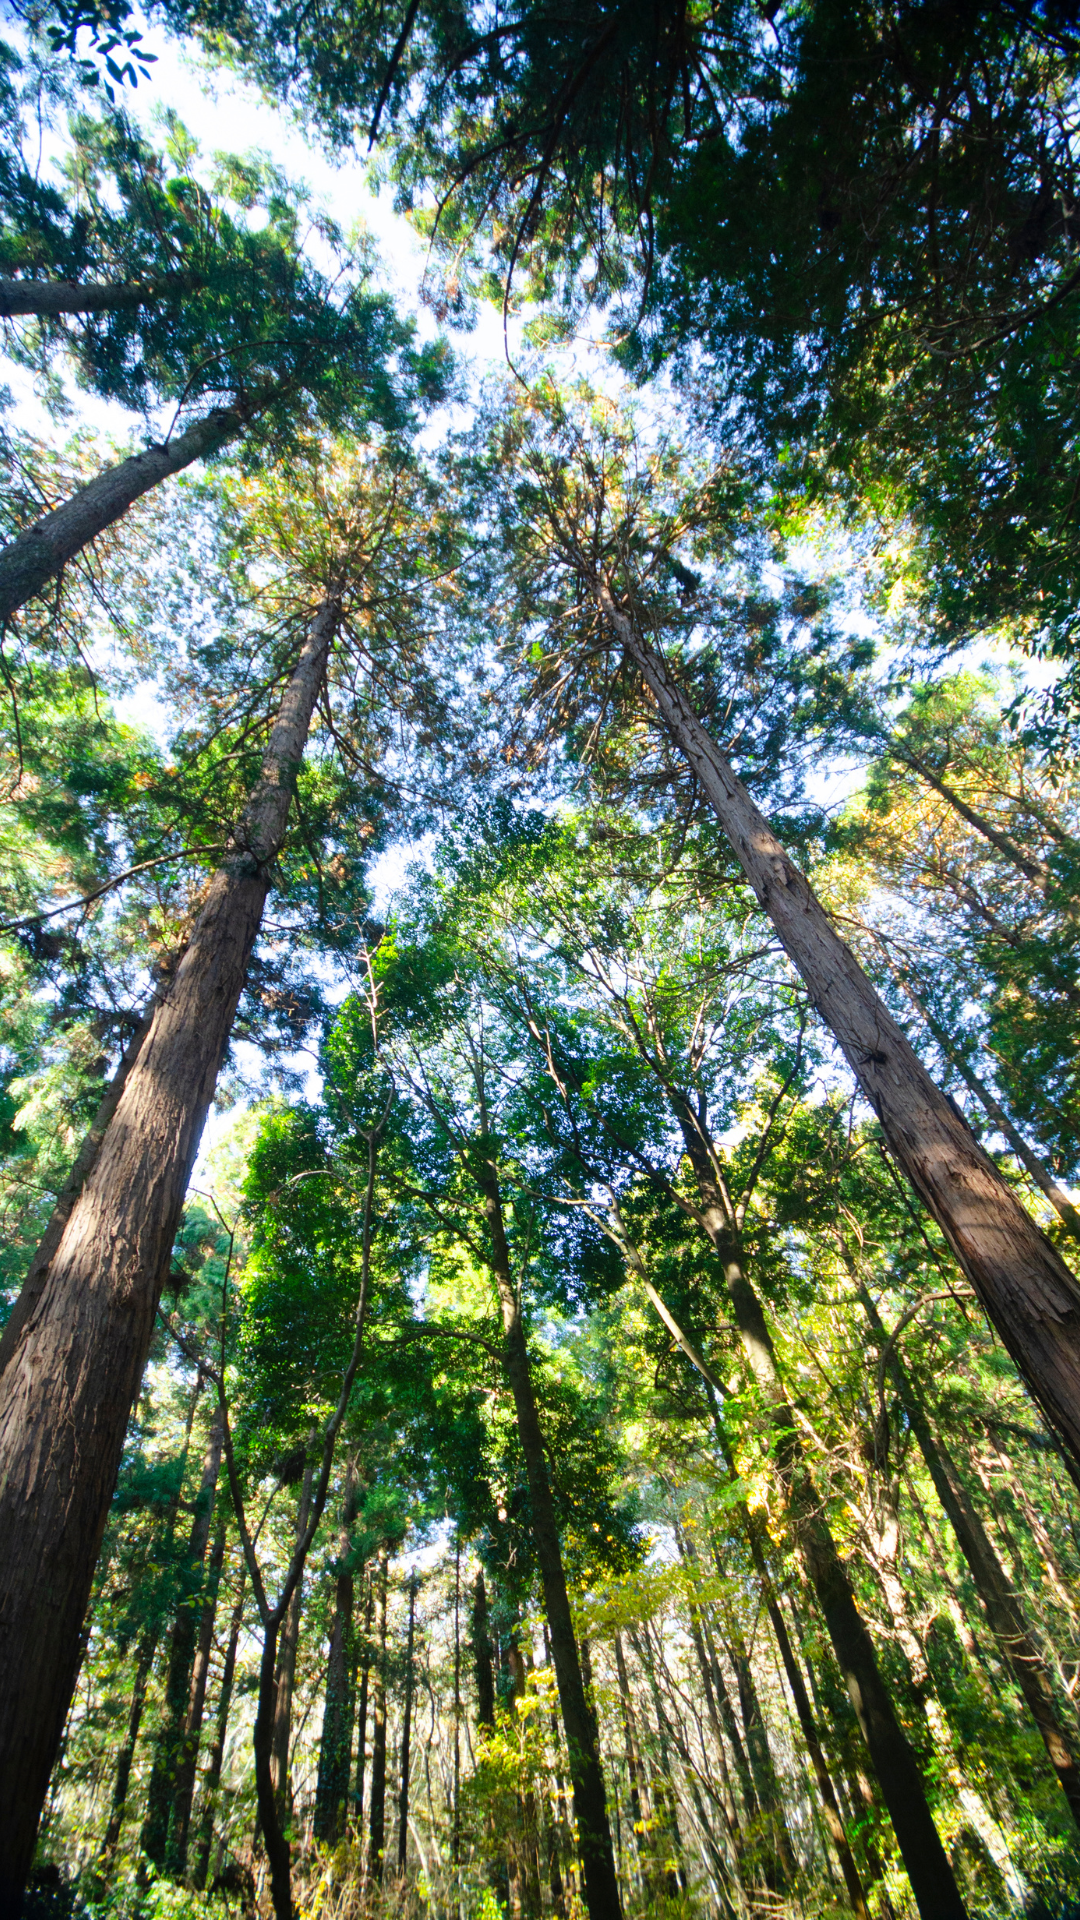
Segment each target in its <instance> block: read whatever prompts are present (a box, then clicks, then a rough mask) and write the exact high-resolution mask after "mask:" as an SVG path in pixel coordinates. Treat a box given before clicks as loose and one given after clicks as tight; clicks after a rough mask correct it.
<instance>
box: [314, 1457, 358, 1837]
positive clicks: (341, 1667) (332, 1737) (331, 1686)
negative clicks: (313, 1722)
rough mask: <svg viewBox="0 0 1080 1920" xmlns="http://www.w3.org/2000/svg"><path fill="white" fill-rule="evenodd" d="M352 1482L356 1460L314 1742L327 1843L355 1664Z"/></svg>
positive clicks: (344, 1797)
mask: <svg viewBox="0 0 1080 1920" xmlns="http://www.w3.org/2000/svg"><path fill="white" fill-rule="evenodd" d="M356 1485H357V1480H356V1462H355V1460H350V1461H349V1464H348V1466H347V1467H346V1469H345V1490H344V1494H343V1497H342V1503H341V1533H340V1535H339V1538H338V1574H337V1584H336V1587H335V1591H334V1614H333V1619H332V1621H331V1624H330V1648H329V1652H328V1654H327V1659H326V1704H325V1706H324V1708H323V1724H322V1738H321V1740H320V1742H319V1777H318V1781H317V1784H316V1788H315V1838H316V1840H324V1841H329V1842H331V1843H332V1842H334V1841H336V1840H340V1839H341V1836H342V1834H343V1833H344V1830H345V1809H346V1806H347V1803H348V1798H349V1762H350V1760H351V1757H352V1722H353V1701H354V1694H353V1684H354V1679H355V1669H356V1662H355V1658H354V1650H353V1639H354V1635H353V1605H354V1601H355V1584H354V1581H353V1574H352V1568H351V1566H350V1565H349V1554H350V1552H351V1548H352V1543H351V1541H350V1538H349V1528H350V1527H351V1526H352V1523H353V1521H354V1520H355V1518H356Z"/></svg>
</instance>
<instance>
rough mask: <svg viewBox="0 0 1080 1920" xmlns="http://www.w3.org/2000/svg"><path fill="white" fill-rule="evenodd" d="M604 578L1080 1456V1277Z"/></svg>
mask: <svg viewBox="0 0 1080 1920" xmlns="http://www.w3.org/2000/svg"><path fill="white" fill-rule="evenodd" d="M595 585H596V592H597V599H598V602H599V606H600V610H601V612H602V613H603V616H604V618H605V619H606V620H607V622H608V625H609V627H610V629H611V631H612V633H613V634H614V635H615V636H616V637H617V639H618V640H619V642H620V644H621V645H622V646H623V647H624V648H625V650H626V653H627V654H628V656H629V658H630V659H631V660H632V661H633V662H634V664H635V666H637V668H638V669H639V670H640V672H641V674H642V676H643V678H644V680H645V682H646V684H647V685H648V687H649V688H650V690H651V692H652V694H653V696H654V698H655V700H656V704H657V708H658V710H659V712H660V715H661V717H662V719H663V721H664V723H665V725H666V726H667V728H668V730H669V732H670V734H671V737H672V739H673V740H674V741H675V743H676V745H677V746H678V747H679V748H680V750H681V752H682V753H683V755H684V757H685V759H686V761H687V763H688V765H689V766H690V767H691V768H692V769H693V772H694V773H695V775H696V777H697V778H698V780H699V781H700V783H701V787H702V791H703V792H704V793H705V794H706V795H707V797H708V800H709V803H710V805H711V806H712V808H713V811H714V812H715V814H716V817H717V819H718V820H719V822H720V825H721V827H722V829H723V831H724V833H725V835H726V836H727V839H728V841H729V843H730V845H731V847H732V849H733V851H734V853H735V855H736V858H737V859H738V861H739V864H740V865H741V867H742V869H743V872H744V873H745V874H746V877H747V879H748V880H749V882H750V884H751V886H752V887H753V889H754V892H755V894H756V895H757V898H758V901H759V902H760V905H761V907H762V909H763V911H764V912H765V913H767V914H768V915H769V918H770V919H771V920H772V923H773V925H774V926H775V928H776V930H777V932H778V934H779V935H780V939H781V941H782V942H783V945H784V948H785V951H786V952H787V954H788V957H789V959H790V960H791V962H792V964H793V966H794V967H795V968H796V969H797V971H798V972H799V973H800V974H801V975H802V978H803V980H804V981H805V983H806V986H807V988H808V990H809V993H810V997H811V999H812V1000H813V1003H814V1005H815V1006H816V1008H817V1010H818V1013H819V1014H820V1015H821V1018H822V1020H823V1021H824V1022H825V1025H826V1026H827V1027H828V1028H829V1029H830V1030H831V1032H832V1033H833V1034H834V1035H835V1037H836V1039H837V1040H838V1042H839V1044H840V1046H841V1047H842V1049H843V1051H844V1054H845V1056H846V1058H847V1060H848V1063H849V1065H850V1067H851V1069H852V1071H853V1073H854V1074H855V1075H856V1077H857V1079H858V1081H859V1084H860V1086H861V1088H862V1090H863V1092H864V1094H865V1095H866V1098H867V1099H868V1100H869V1102H870V1104H871V1106H872V1107H873V1109H874V1111H875V1113H876V1114H877V1116H878V1118H879V1120H880V1121H881V1124H882V1127H883V1129H884V1131H885V1137H886V1139H887V1140H888V1142H889V1146H890V1147H891V1149H892V1152H893V1153H894V1154H895V1156H896V1159H897V1161H898V1162H899V1164H900V1166H901V1167H902V1168H903V1170H904V1172H905V1173H906V1175H907V1177H908V1179H909V1180H910V1181H911V1184H912V1186H913V1187H914V1188H915V1190H916V1192H917V1193H918V1194H919V1196H920V1198H921V1199H922V1200H923V1201H924V1203H925V1205H926V1206H927V1208H928V1209H929V1211H930V1213H931V1214H932V1215H933V1217H934V1219H935V1220H936V1221H937V1223H938V1225H939V1226H940V1228H941V1230H942V1232H943V1233H944V1234H945V1237H946V1239H947V1240H948V1242H949V1244H950V1246H951V1247H952V1249H953V1252H954V1253H955V1255H956V1257H957V1259H958V1260H959V1262H960V1264H961V1266H962V1268H963V1269H964V1271H965V1273H966V1274H967V1275H968V1277H969V1279H970V1281H971V1284H972V1286H973V1287H974V1289H975V1291H976V1293H977V1294H978V1297H979V1299H980V1300H981V1302H982V1305H983V1308H984V1310H985V1312H986V1314H987V1316H988V1318H989V1320H990V1322H991V1324H992V1325H993V1326H994V1327H995V1328H996V1330H997V1332H998V1333H999V1334H1000V1336H1001V1338H1002V1340H1003V1341H1004V1343H1005V1345H1006V1347H1007V1348H1008V1350H1009V1352H1010V1353H1011V1354H1012V1357H1013V1359H1014V1360H1015V1362H1016V1365H1017V1367H1018V1368H1019V1370H1020V1372H1021V1373H1022V1374H1023V1376H1024V1379H1025V1381H1026V1382H1027V1386H1028V1389H1029V1391H1030V1392H1031V1394H1032V1395H1033V1396H1034V1398H1035V1399H1036V1400H1037V1401H1038V1403H1039V1405H1040V1406H1041V1407H1042V1409H1043V1411H1044V1412H1045V1414H1046V1416H1047V1418H1048V1419H1049V1420H1050V1422H1051V1424H1052V1425H1053V1426H1054V1427H1056V1428H1057V1429H1058V1430H1059V1432H1060V1433H1061V1434H1062V1435H1063V1436H1064V1437H1065V1439H1066V1440H1067V1441H1068V1443H1069V1446H1070V1447H1071V1449H1072V1451H1073V1454H1074V1455H1075V1456H1076V1458H1077V1459H1078V1460H1080V1286H1078V1284H1077V1281H1076V1279H1075V1278H1074V1276H1073V1274H1072V1273H1071V1272H1070V1271H1069V1268H1068V1267H1067V1266H1066V1265H1065V1263H1064V1261H1063V1260H1062V1259H1061V1256H1060V1255H1059V1254H1058V1253H1057V1251H1056V1250H1055V1248H1054V1247H1053V1246H1051V1244H1050V1242H1049V1241H1048V1240H1047V1239H1046V1237H1045V1235H1044V1234H1043V1233H1041V1232H1040V1230H1039V1228H1038V1227H1037V1226H1036V1225H1035V1223H1034V1221H1033V1220H1032V1219H1031V1218H1030V1217H1029V1215H1028V1214H1027V1213H1025V1211H1024V1209H1023V1207H1022V1206H1021V1205H1020V1203H1019V1201H1018V1200H1017V1198H1016V1196H1015V1194H1014V1193H1013V1191H1012V1188H1011V1187H1010V1186H1009V1184H1008V1182H1007V1181H1006V1180H1004V1179H1003V1178H1002V1176H1001V1174H1000V1173H999V1172H998V1170H997V1168H996V1167H995V1166H994V1164H993V1162H992V1160H991V1159H990V1158H989V1156H988V1155H987V1154H986V1153H984V1152H983V1149H982V1148H981V1147H980V1145H979V1143H978V1141H977V1140H976V1138H975V1136H974V1134H973V1133H972V1132H971V1129H970V1128H969V1127H968V1125H967V1122H966V1121H965V1120H964V1119H963V1118H962V1117H961V1115H960V1114H959V1113H957V1111H956V1110H955V1108H954V1107H953V1106H952V1104H951V1103H950V1101H948V1100H947V1099H946V1097H945V1095H944V1094H943V1093H942V1092H941V1091H940V1089H939V1088H938V1087H937V1086H935V1084H934V1082H933V1080H932V1079H931V1078H930V1075H929V1074H928V1073H927V1071H926V1068H925V1067H924V1066H923V1064H922V1061H921V1060H920V1059H919V1057H918V1054H917V1053H916V1052H915V1050H914V1048H913V1047H912V1046H911V1044H910V1042H909V1041H908V1040H907V1038H906V1037H905V1035H904V1034H903V1033H902V1032H901V1029H900V1028H899V1026H898V1025H897V1023H896V1021H895V1020H894V1019H893V1017H892V1015H891V1014H890V1013H889V1011H888V1009H887V1007H886V1006H885V1004H884V1002H883V1001H882V1000H881V999H880V998H879V996H878V994H877V993H876V992H875V990H874V988H873V986H872V985H871V983H870V981H869V980H868V979H867V977H866V974H865V973H864V972H863V970H862V968H861V967H860V965H859V963H858V961H857V960H856V959H855V956H854V954H853V953H852V952H851V951H850V949H849V948H848V947H847V946H845V944H844V942H843V941H842V940H841V938H840V936H839V934H838V933H837V931H836V929H835V927H834V926H833V924H832V921H831V920H830V919H829V916H828V914H827V913H826V912H825V909H824V908H823V906H822V905H821V902H820V901H819V900H818V898H817V896H816V894H815V893H814V892H813V890H812V888H811V887H810V885H809V883H808V881H807V880H806V878H805V876H804V875H803V874H802V873H800V872H799V869H798V868H797V867H796V866H795V865H794V863H793V861H791V860H790V859H789V858H788V856H787V854H786V853H785V852H784V849H783V847H782V846H781V845H780V842H779V841H778V840H777V838H776V835H775V834H774V833H773V831H772V828H771V827H770V825H769V823H768V821H767V820H766V819H765V816H764V814H762V813H761V812H760V810H759V809H758V807H756V806H755V804H754V802H753V800H752V799H751V797H750V795H749V793H748V792H747V790H746V788H745V787H744V786H743V784H742V782H741V781H740V780H739V779H738V778H737V776H736V774H735V773H734V771H733V769H732V767H731V766H730V764H729V762H728V760H727V759H726V758H725V756H724V754H722V753H721V751H720V749H719V748H718V747H717V745H716V743H715V741H713V740H712V739H711V738H710V736H709V735H708V733H706V731H705V728H704V727H703V726H702V724H701V722H700V720H699V719H698V717H697V715H696V714H695V713H694V711H693V708H692V707H691V705H690V703H689V701H688V700H687V698H686V695H685V693H684V692H683V690H682V688H681V686H680V685H679V682H678V680H677V679H676V677H675V675H674V674H673V673H672V671H671V669H670V668H669V667H668V665H667V662H666V661H665V660H664V658H663V656H662V655H661V654H660V653H659V652H658V651H657V650H656V648H655V647H653V646H651V645H650V644H649V643H648V641H646V640H645V639H644V637H643V636H642V634H641V633H640V632H639V630H638V628H637V626H636V624H635V623H634V621H633V620H632V619H631V618H630V617H628V615H627V614H626V613H625V612H623V610H622V609H621V608H620V607H619V606H618V605H617V604H616V601H615V599H614V598H613V595H612V593H611V590H610V588H609V586H608V585H607V583H606V582H605V581H603V580H599V581H597V582H596V583H595Z"/></svg>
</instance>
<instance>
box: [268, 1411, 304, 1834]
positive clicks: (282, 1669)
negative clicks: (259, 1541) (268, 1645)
mask: <svg viewBox="0 0 1080 1920" xmlns="http://www.w3.org/2000/svg"><path fill="white" fill-rule="evenodd" d="M309 1444H310V1442H309ZM312 1471H313V1466H312V1461H311V1459H310V1458H309V1459H308V1462H307V1465H306V1466H305V1468H304V1477H303V1479H302V1481H301V1483H300V1498H299V1500H298V1502H297V1507H296V1531H295V1539H296V1540H297V1541H300V1540H302V1539H303V1537H304V1534H305V1533H306V1532H307V1524H308V1519H309V1517H310V1514H311V1479H312ZM303 1604H304V1581H303V1575H301V1577H300V1579H299V1580H298V1581H297V1583H296V1586H295V1587H294V1588H293V1593H292V1598H291V1600H290V1601H289V1605H288V1608H287V1610H286V1614H285V1618H284V1620H283V1621H282V1623H281V1631H280V1634H279V1637H278V1644H277V1664H276V1666H275V1669H274V1730H273V1734H272V1736H271V1743H270V1774H271V1778H272V1780H273V1783H274V1798H275V1800H276V1802H277V1810H278V1820H279V1821H280V1823H281V1825H282V1827H287V1826H288V1824H289V1817H290V1812H291V1800H292V1796H291V1794H290V1791H289V1742H290V1740H291V1738H292V1703H293V1689H294V1687H295V1685H296V1655H297V1650H298V1648H299V1645H300V1614H301V1611H302V1609H303Z"/></svg>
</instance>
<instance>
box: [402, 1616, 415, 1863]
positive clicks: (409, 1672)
mask: <svg viewBox="0 0 1080 1920" xmlns="http://www.w3.org/2000/svg"><path fill="white" fill-rule="evenodd" d="M415 1636H416V1582H415V1580H414V1581H410V1583H409V1637H408V1641H407V1643H406V1647H405V1712H404V1715H403V1718H402V1723H401V1790H400V1792H399V1794H398V1842H397V1868H398V1872H399V1873H404V1871H405V1861H406V1858H407V1855H408V1851H409V1761H410V1753H409V1747H410V1744H411V1740H412V1708H413V1645H414V1641H415Z"/></svg>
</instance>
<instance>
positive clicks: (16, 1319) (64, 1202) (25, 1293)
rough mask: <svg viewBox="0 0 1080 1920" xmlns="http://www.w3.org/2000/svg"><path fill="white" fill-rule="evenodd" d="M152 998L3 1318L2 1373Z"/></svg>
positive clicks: (91, 1160) (142, 1032) (86, 1174)
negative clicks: (6, 1315)
mask: <svg viewBox="0 0 1080 1920" xmlns="http://www.w3.org/2000/svg"><path fill="white" fill-rule="evenodd" d="M156 1004H157V1001H156V998H155V999H153V1000H151V1001H150V1004H149V1006H148V1007H147V1008H146V1009H145V1011H144V1012H143V1014H142V1015H141V1017H140V1019H139V1023H138V1026H137V1027H136V1029H135V1032H134V1033H133V1034H132V1036H131V1039H130V1040H129V1041H128V1044H127V1046H126V1047H125V1049H124V1052H123V1056H122V1058H121V1060H120V1064H119V1066H118V1067H117V1069H116V1072H115V1073H114V1074H113V1077H112V1079H111V1080H110V1081H109V1084H108V1086H107V1087H106V1089H105V1092H104V1093H103V1094H102V1096H101V1102H100V1104H99V1106H98V1110H97V1112H96V1113H95V1115H94V1118H93V1120H92V1121H91V1123H90V1126H89V1128H88V1129H87V1132H86V1136H85V1138H84V1139H83V1141H82V1144H81V1146H80V1148H79V1151H78V1153H77V1154H76V1156H75V1160H74V1163H73V1165H72V1168H71V1172H70V1173H69V1174H68V1177H67V1179H66V1180H65V1182H64V1184H63V1186H62V1187H61V1189H60V1192H59V1193H58V1194H57V1196H56V1205H55V1206H54V1207H53V1210H52V1213H51V1215H50V1217H49V1222H48V1225H47V1226H46V1228H45V1231H44V1233H43V1234H42V1236H41V1240H40V1241H39V1243H38V1247H37V1251H36V1253H35V1254H34V1257H33V1259H32V1260H31V1262H30V1265H29V1267H28V1268H27V1272H26V1279H25V1280H24V1281H23V1284H22V1286H21V1288H20V1289H19V1297H18V1299H17V1300H16V1302H15V1305H14V1306H13V1307H12V1309H11V1312H10V1313H9V1315H8V1317H7V1319H6V1320H5V1322H4V1331H3V1333H0V1373H3V1371H4V1368H5V1367H6V1366H7V1363H8V1361H9V1360H10V1358H11V1356H12V1354H13V1353H14V1352H15V1350H16V1348H17V1346H18V1344H19V1341H20V1339H21V1338H22V1331H23V1328H24V1327H25V1325H26V1322H27V1321H28V1319H29V1318H30V1315H31V1314H32V1312H33V1310H34V1308H35V1306H36V1305H37V1303H38V1301H39V1299H40V1298H41V1293H42V1289H43V1287H44V1285H45V1276H46V1274H47V1273H48V1271H49V1264H50V1262H51V1260H52V1257H53V1254H54V1253H55V1252H56V1249H57V1247H58V1246H59V1245H60V1241H61V1239H62V1238H63V1233H64V1228H65V1227H66V1226H67V1223H68V1220H69V1218H70V1215H71V1210H72V1208H73V1206H74V1205H75V1202H76V1200H77V1199H78V1197H79V1195H80V1193H81V1192H82V1190H83V1188H84V1186H85V1185H86V1182H87V1180H88V1179H89V1178H90V1175H91V1174H92V1172H93V1171H94V1166H95V1164H96V1162H97V1157H98V1154H99V1152H100V1151H101V1143H102V1141H103V1140H104V1138H105V1135H106V1133H107V1132H108V1130H109V1126H110V1123H111V1121H112V1117H113V1114H114V1113H115V1112H116V1108H117V1105H118V1102H119V1099H120V1095H121V1094H122V1093H123V1091H124V1086H125V1083H126V1081H127V1077H128V1075H129V1073H130V1072H131V1069H132V1067H133V1066H134V1065H135V1062H136V1060H137V1059H138V1057H139V1050H140V1048H141V1046H142V1043H143V1041H144V1040H145V1039H146V1036H147V1034H148V1033H149V1031H150V1023H151V1020H152V1019H153V1016H154V1008H155V1006H156Z"/></svg>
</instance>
